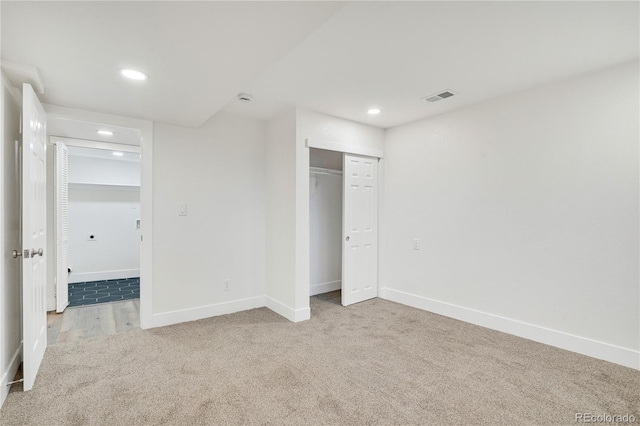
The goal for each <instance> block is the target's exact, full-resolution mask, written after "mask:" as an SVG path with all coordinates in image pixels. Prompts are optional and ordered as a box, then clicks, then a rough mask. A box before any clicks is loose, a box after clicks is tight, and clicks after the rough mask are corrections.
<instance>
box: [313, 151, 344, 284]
mask: <svg viewBox="0 0 640 426" xmlns="http://www.w3.org/2000/svg"><path fill="white" fill-rule="evenodd" d="M309 155H310V157H309V164H310V166H311V167H310V170H309V172H310V175H309V185H310V188H309V232H310V256H311V258H310V289H309V294H310V295H311V296H314V295H316V294H322V293H327V292H330V291H334V290H340V288H341V286H342V153H341V152H336V151H327V150H323V149H315V148H311V149H310V153H309Z"/></svg>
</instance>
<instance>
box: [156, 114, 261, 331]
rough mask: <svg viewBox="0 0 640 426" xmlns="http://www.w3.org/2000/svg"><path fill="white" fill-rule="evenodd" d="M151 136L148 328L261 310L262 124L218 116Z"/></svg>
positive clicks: (160, 126)
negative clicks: (182, 207) (181, 212)
mask: <svg viewBox="0 0 640 426" xmlns="http://www.w3.org/2000/svg"><path fill="white" fill-rule="evenodd" d="M153 137H154V146H153V229H154V232H153V295H152V296H153V318H154V319H153V325H154V326H161V325H166V324H171V323H175V322H180V321H189V320H195V319H199V318H204V317H209V316H212V315H219V314H224V313H229V312H234V311H238V310H242V309H250V308H252V307H255V306H264V294H265V126H264V124H263V123H261V122H259V121H255V120H251V119H246V118H241V117H238V116H234V115H230V114H221V113H219V114H216V115H215V116H213V117H212V118H211V119H210V120H209V121H207V122H206V123H205V124H204V125H203V126H202V127H200V128H198V129H188V128H183V127H178V126H171V125H165V124H159V123H156V124H154V134H153ZM179 204H186V205H187V216H178V205H179ZM225 280H231V282H230V290H227V291H225V285H224V281H225Z"/></svg>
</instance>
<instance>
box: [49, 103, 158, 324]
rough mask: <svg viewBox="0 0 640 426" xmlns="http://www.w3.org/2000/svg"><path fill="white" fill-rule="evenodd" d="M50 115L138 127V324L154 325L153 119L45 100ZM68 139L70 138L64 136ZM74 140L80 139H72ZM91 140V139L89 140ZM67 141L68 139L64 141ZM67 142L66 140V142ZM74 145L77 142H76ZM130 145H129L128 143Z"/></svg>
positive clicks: (119, 145)
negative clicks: (97, 110)
mask: <svg viewBox="0 0 640 426" xmlns="http://www.w3.org/2000/svg"><path fill="white" fill-rule="evenodd" d="M44 108H45V110H46V111H47V115H48V117H49V118H62V119H70V120H78V121H85V122H90V123H97V124H103V125H110V126H118V127H126V128H131V129H138V130H140V134H141V140H140V154H141V158H140V168H141V171H140V224H141V226H140V238H141V245H140V328H142V329H147V328H151V327H153V310H152V294H153V293H152V286H153V277H152V272H153V269H152V266H153V263H152V247H153V245H152V244H153V231H152V226H153V199H152V193H153V186H152V185H153V181H152V176H153V174H152V165H153V122H151V121H146V120H138V119H134V118H128V117H120V116H115V115H109V114H101V113H96V112H91V111H84V110H77V109H72V108H65V107H59V106H56V105H47V104H44ZM67 140H69V139H67ZM71 140H72V141H75V142H76V143H82V142H78V141H79V140H74V139H71ZM92 142H93V141H92ZM65 143H67V142H65ZM95 144H96V145H94V146H92V147H99V146H101V147H102V149H111V148H106V145H107V144H105V143H101V142H95ZM67 145H69V143H67ZM114 145H118V149H119V150H121V151H123V150H125V149H126V147H127V145H122V144H114ZM76 146H77V145H76ZM129 147H131V145H129Z"/></svg>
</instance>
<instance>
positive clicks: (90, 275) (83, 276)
mask: <svg viewBox="0 0 640 426" xmlns="http://www.w3.org/2000/svg"><path fill="white" fill-rule="evenodd" d="M139 276H140V269H121V270H118V271H99V272H78V273H75V272H72V273H71V275H69V284H74V283H83V282H87V281H104V280H118V279H125V278H134V277H139Z"/></svg>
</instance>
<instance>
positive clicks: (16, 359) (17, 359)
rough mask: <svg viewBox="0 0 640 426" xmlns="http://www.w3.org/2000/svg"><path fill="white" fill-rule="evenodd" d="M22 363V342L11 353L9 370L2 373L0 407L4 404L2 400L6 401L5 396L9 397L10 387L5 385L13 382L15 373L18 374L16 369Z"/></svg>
mask: <svg viewBox="0 0 640 426" xmlns="http://www.w3.org/2000/svg"><path fill="white" fill-rule="evenodd" d="M21 362H22V342H20V346H18V347H17V348H16V351H15V352H14V353H13V357H11V362H10V363H9V368H7V371H3V372H2V380H1V381H0V407H2V404H4V400H5V399H7V395H9V390H10V389H11V387H9V386H7V383H9V382H11V381H13V378H14V377H16V373H17V372H18V367H19V366H20V363H21Z"/></svg>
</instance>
